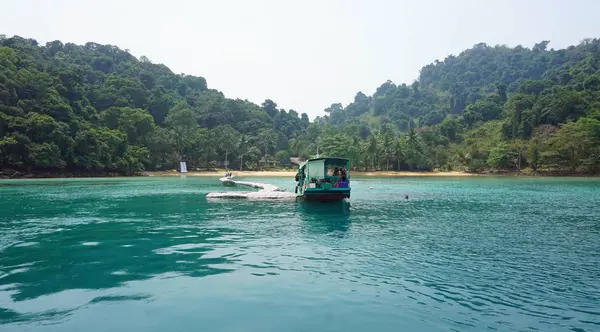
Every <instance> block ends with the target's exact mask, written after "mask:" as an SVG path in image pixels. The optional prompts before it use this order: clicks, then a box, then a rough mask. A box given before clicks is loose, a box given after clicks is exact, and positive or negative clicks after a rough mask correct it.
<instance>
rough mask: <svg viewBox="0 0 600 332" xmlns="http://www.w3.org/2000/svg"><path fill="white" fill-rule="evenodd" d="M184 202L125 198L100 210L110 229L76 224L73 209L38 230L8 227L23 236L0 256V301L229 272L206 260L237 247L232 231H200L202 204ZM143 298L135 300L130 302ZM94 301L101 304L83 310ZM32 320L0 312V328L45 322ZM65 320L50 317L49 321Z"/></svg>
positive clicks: (32, 222)
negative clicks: (22, 232) (24, 233)
mask: <svg viewBox="0 0 600 332" xmlns="http://www.w3.org/2000/svg"><path fill="white" fill-rule="evenodd" d="M192 196H193V195H187V196H186V195H181V196H175V195H173V196H171V195H168V196H162V197H161V199H160V200H159V201H157V200H156V197H154V196H144V197H132V198H129V199H124V200H123V201H120V202H119V204H108V205H104V207H103V208H102V215H103V216H104V217H105V218H108V219H109V220H110V221H102V220H101V219H94V218H93V219H90V218H87V217H76V213H75V212H76V209H73V210H72V211H71V212H72V214H71V216H67V215H66V213H65V214H63V213H61V214H59V215H60V216H61V217H57V218H54V219H46V220H44V222H39V221H36V220H37V219H26V220H23V221H22V222H20V223H19V222H14V223H13V227H25V228H24V229H26V230H27V233H28V234H30V235H29V236H24V237H21V238H20V239H19V241H14V242H13V243H12V244H10V245H9V246H7V247H5V248H4V249H2V251H1V255H0V290H1V291H0V293H4V294H5V295H9V296H10V300H11V301H12V302H21V301H28V300H33V299H36V298H39V297H43V296H49V295H53V294H58V293H61V292H64V291H68V290H81V289H84V290H102V289H110V288H118V287H122V286H124V285H126V284H127V283H129V282H133V281H140V280H147V279H152V278H163V277H170V276H171V277H172V276H187V277H205V276H210V275H217V274H222V273H229V272H232V271H233V270H232V269H231V266H232V263H233V261H232V259H233V258H231V257H228V256H222V255H214V250H215V249H217V248H219V247H221V246H227V245H231V243H232V242H235V241H238V240H237V239H235V238H233V237H232V235H234V234H235V233H236V231H234V230H231V229H228V228H225V227H211V228H210V229H206V228H203V227H202V226H201V224H202V223H204V222H206V221H205V218H208V216H206V211H205V210H204V209H203V206H202V200H198V199H197V198H194V197H192ZM113 202H114V201H113ZM190 205H192V207H190ZM185 206H187V207H188V209H187V210H185V209H183V207H185ZM105 220H106V219H105ZM148 297H149V295H146V294H141V295H139V296H137V297H136V298H133V300H136V299H138V300H141V299H146V298H148ZM108 300H110V299H108ZM99 301H107V299H106V298H99V299H94V300H92V302H91V303H96V302H99ZM38 314H39V316H36V317H31V313H17V312H15V311H13V310H11V309H8V308H6V307H5V308H2V307H1V306H0V325H2V324H8V323H14V322H18V321H23V320H32V319H40V320H45V319H49V315H50V313H47V312H46V313H38ZM65 314H66V313H60V312H56V313H53V314H52V315H50V316H53V318H52V319H57V317H58V316H60V317H64V316H65ZM60 317H58V318H60Z"/></svg>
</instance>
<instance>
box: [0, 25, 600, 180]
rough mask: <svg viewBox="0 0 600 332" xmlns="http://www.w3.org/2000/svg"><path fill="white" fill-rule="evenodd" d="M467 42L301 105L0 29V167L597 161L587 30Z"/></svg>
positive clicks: (593, 47) (594, 67)
mask: <svg viewBox="0 0 600 332" xmlns="http://www.w3.org/2000/svg"><path fill="white" fill-rule="evenodd" d="M548 44H549V42H548V41H541V42H539V43H536V44H535V45H534V46H533V47H532V48H526V47H522V46H517V47H514V48H511V47H507V46H493V47H492V46H489V45H486V44H484V43H480V44H477V45H475V46H473V47H472V48H471V49H468V50H465V51H463V52H462V53H460V54H459V55H457V56H452V55H451V56H448V57H447V58H446V59H444V60H443V61H435V62H434V63H432V64H429V65H427V66H425V67H423V68H422V69H421V72H420V75H419V78H418V80H416V81H415V82H413V83H412V84H399V85H397V84H395V83H394V82H392V81H386V82H384V83H383V84H382V85H381V86H379V87H378V88H377V89H376V91H375V93H374V94H373V95H371V96H368V95H366V94H364V93H362V92H358V93H357V94H356V95H355V97H354V101H353V102H352V103H350V104H348V105H346V106H344V105H342V104H341V103H332V104H331V105H330V106H329V107H327V108H325V109H324V114H325V115H324V116H321V117H317V118H316V119H315V121H313V122H310V121H309V119H308V116H307V115H306V114H304V113H303V114H298V112H296V111H294V110H291V109H290V110H285V109H280V108H279V107H278V106H277V103H276V102H274V101H273V100H270V99H267V100H265V101H264V102H263V103H262V104H261V105H257V104H254V103H252V102H249V101H247V100H241V99H231V98H226V97H225V96H224V95H223V93H221V92H220V91H217V90H214V89H210V88H209V87H208V84H207V82H206V80H205V79H204V78H202V77H195V76H190V75H185V74H174V73H173V72H171V70H169V68H167V67H166V66H164V65H161V64H153V63H152V62H151V61H150V60H149V59H148V58H146V57H140V59H137V58H136V57H134V56H132V55H131V54H130V53H129V52H128V51H126V50H121V49H119V48H118V47H116V46H112V45H100V44H96V43H87V44H85V45H75V44H71V43H67V44H63V43H62V42H60V41H53V42H49V43H46V45H40V44H38V43H37V42H36V41H35V40H33V39H25V38H21V37H18V36H14V37H12V38H6V37H0V168H17V169H27V170H35V171H43V170H64V171H90V172H93V171H116V172H123V173H131V172H136V171H142V170H163V169H172V168H176V167H177V164H178V162H179V161H181V160H184V161H187V162H188V168H189V169H195V168H213V167H222V166H223V161H224V160H225V158H227V159H228V160H229V161H230V164H229V165H230V166H231V167H235V168H240V169H257V168H267V167H281V166H288V165H289V164H290V156H298V157H300V158H307V157H309V156H311V155H312V154H314V153H315V152H316V151H317V148H318V149H319V151H320V152H321V154H324V155H331V156H340V157H348V158H350V159H351V160H352V161H353V165H354V167H355V168H357V169H364V170H434V169H441V170H468V171H485V170H494V171H496V170H521V169H524V168H531V169H532V170H534V171H544V170H548V171H565V172H579V173H584V172H585V173H597V172H599V171H600V150H599V149H600V148H599V146H600V144H599V143H600V40H598V39H586V40H583V41H582V42H581V43H580V44H578V45H576V46H570V47H568V48H566V49H561V50H554V49H548Z"/></svg>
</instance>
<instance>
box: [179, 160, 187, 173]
mask: <svg viewBox="0 0 600 332" xmlns="http://www.w3.org/2000/svg"><path fill="white" fill-rule="evenodd" d="M179 167H180V169H181V173H187V165H186V163H185V161H182V162H180V163H179Z"/></svg>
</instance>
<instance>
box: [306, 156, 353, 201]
mask: <svg viewBox="0 0 600 332" xmlns="http://www.w3.org/2000/svg"><path fill="white" fill-rule="evenodd" d="M296 181H297V182H298V184H297V186H296V194H298V196H301V197H304V198H308V199H313V198H314V199H319V200H336V199H344V198H349V197H350V160H348V159H346V158H314V159H309V160H307V161H306V162H304V163H303V164H301V165H300V167H298V174H297V175H296Z"/></svg>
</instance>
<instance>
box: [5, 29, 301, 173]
mask: <svg viewBox="0 0 600 332" xmlns="http://www.w3.org/2000/svg"><path fill="white" fill-rule="evenodd" d="M308 125H309V119H308V116H307V115H306V114H302V115H299V114H298V113H296V112H295V111H294V110H289V111H286V110H283V109H278V108H277V105H276V104H275V103H274V102H273V101H270V100H267V101H265V103H264V104H263V105H262V106H258V105H256V104H253V103H251V102H248V101H245V100H239V99H228V98H225V97H224V96H223V94H222V93H221V92H219V91H217V90H213V89H209V88H208V87H207V83H206V80H205V79H204V78H202V77H194V76H188V75H177V74H174V73H173V72H171V70H169V68H167V67H166V66H164V65H158V64H153V63H151V62H150V61H149V60H148V59H147V58H145V57H141V59H139V60H138V59H136V58H135V57H134V56H132V55H131V54H130V53H129V52H128V51H126V50H121V49H119V48H118V47H115V46H111V45H99V44H95V43H87V44H85V45H75V44H70V43H68V44H63V43H62V42H60V41H54V42H50V43H47V44H46V45H45V46H42V45H38V43H37V42H36V41H35V40H33V39H24V38H21V37H16V36H15V37H13V38H6V37H3V38H1V39H0V168H13V169H29V170H65V171H121V172H134V171H141V170H154V169H173V168H175V167H177V165H178V161H179V160H186V161H188V164H189V166H188V167H190V168H191V169H193V168H195V167H198V166H202V167H214V166H218V165H219V163H218V162H217V161H219V162H221V163H222V162H223V160H224V159H225V154H229V160H231V161H233V162H236V163H237V165H236V166H237V167H239V166H241V165H242V164H243V165H244V167H248V168H257V167H258V164H259V162H261V160H262V162H263V163H265V162H267V163H268V164H270V165H272V164H276V163H277V162H276V160H273V159H274V156H275V155H277V152H279V151H281V152H280V153H279V154H278V155H277V157H278V158H279V159H281V160H282V161H284V162H285V161H286V160H287V162H288V163H289V155H288V154H287V149H288V140H289V138H290V137H294V136H296V135H298V133H299V132H300V131H302V130H305V129H306V128H307V127H308ZM265 155H266V156H267V158H264V156H265ZM232 166H234V165H233V164H232Z"/></svg>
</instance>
